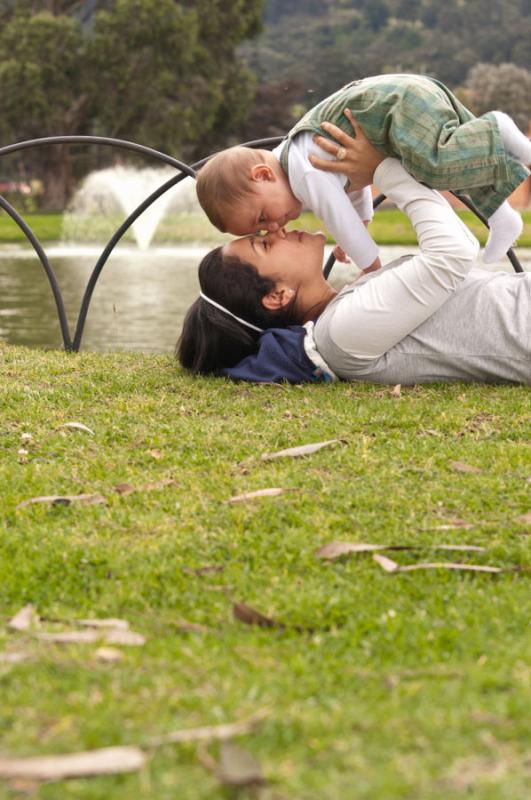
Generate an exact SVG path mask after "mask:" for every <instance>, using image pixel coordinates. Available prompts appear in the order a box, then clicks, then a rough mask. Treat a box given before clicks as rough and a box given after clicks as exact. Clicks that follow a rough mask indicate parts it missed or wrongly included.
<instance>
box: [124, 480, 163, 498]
mask: <svg viewBox="0 0 531 800" xmlns="http://www.w3.org/2000/svg"><path fill="white" fill-rule="evenodd" d="M176 484H177V481H176V480H175V479H174V478H163V479H162V480H160V481H152V482H151V483H145V484H144V485H143V486H133V485H132V484H130V483H119V484H118V485H117V486H115V487H114V491H115V492H118V494H120V495H122V497H127V495H128V494H133V492H153V491H154V490H156V489H165V488H166V486H176Z"/></svg>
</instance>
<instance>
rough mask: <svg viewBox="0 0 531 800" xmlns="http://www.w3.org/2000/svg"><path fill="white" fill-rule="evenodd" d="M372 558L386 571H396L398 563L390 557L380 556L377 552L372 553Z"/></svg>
mask: <svg viewBox="0 0 531 800" xmlns="http://www.w3.org/2000/svg"><path fill="white" fill-rule="evenodd" d="M373 558H374V560H375V561H376V563H377V564H379V565H380V566H381V568H382V569H384V570H385V571H386V572H397V571H398V564H397V563H396V561H393V560H392V559H391V558H387V556H381V555H379V554H378V553H374V555H373Z"/></svg>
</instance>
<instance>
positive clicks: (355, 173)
mask: <svg viewBox="0 0 531 800" xmlns="http://www.w3.org/2000/svg"><path fill="white" fill-rule="evenodd" d="M344 114H345V116H346V118H347V119H348V121H349V122H350V124H351V126H352V130H353V131H354V133H355V135H356V138H355V139H354V138H353V137H352V136H349V134H348V133H345V132H344V131H342V130H341V128H338V127H337V125H333V124H332V123H331V122H323V123H322V124H321V127H322V128H323V129H324V130H325V131H326V132H327V133H328V134H330V135H331V136H333V137H334V139H335V140H336V142H337V143H338V144H335V143H334V142H332V141H330V139H325V138H324V137H323V136H315V137H314V142H315V143H316V144H318V145H319V147H321V148H322V149H323V150H325V151H326V152H327V153H330V154H331V155H333V156H336V159H335V160H334V161H329V160H328V159H324V158H317V156H313V155H311V156H310V161H311V162H312V164H313V166H314V167H316V168H317V169H322V170H324V171H325V172H340V173H342V174H343V175H346V176H347V178H348V179H349V184H348V186H347V192H352V191H354V190H356V189H363V187H364V186H369V185H370V184H371V183H372V182H373V178H374V171H375V169H376V167H377V166H378V164H380V163H381V162H382V161H383V160H384V159H385V158H386V156H385V154H384V153H381V152H380V151H379V150H377V149H376V147H374V146H373V145H372V144H371V143H370V142H369V140H368V139H367V137H366V136H365V134H364V133H363V130H362V129H361V127H360V125H359V124H358V123H357V122H356V120H355V119H354V117H353V116H352V112H351V111H350V110H349V109H348V108H346V109H345V111H344ZM338 145H339V146H338ZM338 153H339V155H342V154H343V153H344V155H343V157H342V158H341V159H338V158H337V155H338Z"/></svg>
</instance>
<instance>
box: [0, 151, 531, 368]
mask: <svg viewBox="0 0 531 800" xmlns="http://www.w3.org/2000/svg"><path fill="white" fill-rule="evenodd" d="M282 139H283V137H281V136H278V137H274V138H268V139H257V140H255V141H252V142H245V143H244V144H245V145H246V146H248V147H266V148H272V147H275V146H276V145H277V144H279V143H280V142H281V141H282ZM56 144H85V145H93V144H96V145H103V146H108V147H109V146H110V147H120V148H123V149H126V150H132V151H134V152H136V153H141V154H143V155H146V156H148V157H150V158H155V159H156V160H158V161H161V162H163V163H165V164H169V165H170V166H172V167H175V169H176V170H178V174H177V175H175V177H173V178H170V179H169V180H167V181H166V182H165V183H163V184H162V185H161V186H160V187H159V188H158V189H156V190H155V191H154V192H152V193H151V194H150V195H149V196H148V197H146V199H145V200H143V202H142V203H141V204H140V205H139V206H137V208H136V209H135V210H134V211H133V212H132V213H131V214H130V215H129V216H128V217H127V219H126V220H124V222H123V223H122V224H121V225H120V227H119V228H118V229H117V230H116V231H115V233H114V234H113V236H112V237H111V239H110V240H109V242H108V243H107V244H106V245H105V247H104V248H103V250H102V252H101V255H100V257H99V258H98V260H97V262H96V264H95V266H94V269H93V270H92V273H91V275H90V277H89V280H88V282H87V285H86V287H85V292H84V294H83V298H82V300H81V305H80V309H79V314H78V318H77V323H76V329H75V332H74V336H73V338H72V336H71V334H70V329H69V326H68V321H67V318H66V313H65V307H64V302H63V296H62V294H61V290H60V288H59V285H58V283H57V279H56V277H55V273H54V271H53V269H52V267H51V265H50V263H49V261H48V258H47V256H46V253H45V251H44V248H43V247H42V245H41V243H40V242H39V240H38V239H37V237H36V236H35V234H34V233H33V231H32V230H31V229H30V228H29V226H28V225H27V224H26V222H25V221H24V219H23V218H22V216H21V215H20V214H19V213H18V212H17V211H16V209H15V208H13V206H12V205H11V204H10V203H9V202H8V201H7V200H6V199H5V198H4V197H2V196H1V195H0V208H3V209H4V211H6V212H7V214H9V216H10V217H11V219H13V221H14V222H15V223H16V224H17V225H18V227H19V228H20V230H21V231H22V232H23V233H24V235H25V237H26V239H27V240H28V241H29V243H30V244H31V246H32V247H33V249H34V251H35V253H36V254H37V256H38V258H39V261H40V262H41V264H42V266H43V268H44V271H45V273H46V276H47V278H48V281H49V283H50V287H51V290H52V293H53V296H54V300H55V305H56V308H57V315H58V317H59V324H60V327H61V334H62V337H63V343H64V348H65V350H67V351H74V352H77V351H78V350H79V348H80V345H81V339H82V337H83V330H84V328H85V322H86V319H87V314H88V310H89V306H90V301H91V299H92V295H93V292H94V289H95V287H96V283H97V281H98V278H99V276H100V274H101V271H102V269H103V267H104V266H105V264H106V262H107V260H108V258H109V256H110V254H111V253H112V251H113V250H114V248H115V247H116V245H117V244H118V242H119V241H120V239H121V238H122V237H123V236H124V234H125V233H126V231H127V230H128V229H129V228H130V227H131V225H132V224H133V222H134V221H135V220H136V219H138V217H139V216H140V215H141V214H142V213H143V212H144V211H145V210H146V209H147V208H149V206H151V205H152V203H154V202H155V200H157V199H158V198H159V197H161V195H163V194H164V193H165V192H167V191H168V190H169V189H171V188H172V187H173V186H175V185H176V184H178V183H179V182H180V181H182V180H183V179H184V178H185V177H188V176H190V177H195V174H196V171H197V170H198V169H199V168H200V167H201V166H202V165H203V164H204V163H205V162H206V161H208V159H209V158H210V156H207V157H206V158H203V159H201V160H200V161H197V162H195V163H194V164H191V165H190V164H185V163H184V162H182V161H179V160H178V159H176V158H173V157H172V156H169V155H167V154H166V153H162V152H160V151H158V150H154V149H153V148H151V147H145V146H144V145H141V144H137V143H136V142H129V141H127V140H123V139H111V138H107V137H104V136H51V137H46V138H42V139H30V140H28V141H25V142H17V143H15V144H12V145H7V146H6V147H2V148H0V158H1V157H2V156H6V155H9V154H10V153H15V152H18V151H20V150H26V149H29V148H33V147H41V146H49V145H56ZM454 194H455V196H456V197H457V198H458V199H459V200H461V201H462V202H463V203H464V204H465V205H466V206H467V208H469V209H470V210H471V211H473V212H474V213H475V214H476V216H477V217H478V218H479V219H480V220H481V221H482V222H483V223H484V225H486V226H487V227H488V223H487V220H486V219H485V217H483V215H482V214H480V212H479V211H478V210H477V209H476V207H475V206H474V204H473V203H472V201H471V200H470V199H469V198H468V197H466V196H463V195H459V194H456V193H455V192H454ZM383 200H385V196H384V195H379V196H378V197H377V198H376V199H375V201H374V207H375V208H377V207H378V206H379V205H380V204H381V203H382V202H383ZM507 256H508V258H509V260H510V262H511V264H512V266H513V268H514V270H515V272H523V270H522V267H521V265H520V263H519V261H518V259H517V257H516V255H515V254H514V252H513V250H512V249H511V250H509V251H508V252H507ZM334 262H335V258H334V256H333V255H331V256H330V257H329V259H328V261H327V262H326V264H325V266H324V268H323V272H324V275H325V277H328V276H329V274H330V272H331V270H332V267H333V265H334Z"/></svg>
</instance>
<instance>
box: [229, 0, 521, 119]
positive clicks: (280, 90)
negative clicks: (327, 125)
mask: <svg viewBox="0 0 531 800" xmlns="http://www.w3.org/2000/svg"><path fill="white" fill-rule="evenodd" d="M265 20H266V26H265V28H264V32H263V34H262V35H261V37H260V38H259V39H258V40H257V41H253V42H251V43H249V44H246V45H245V46H244V52H245V55H246V58H247V60H248V63H249V64H250V66H251V67H252V69H254V70H255V71H256V73H257V76H258V79H259V82H260V91H261V92H262V93H264V94H265V91H264V88H263V87H270V88H269V96H270V97H271V96H272V95H273V89H272V87H276V94H275V95H274V96H275V101H272V102H270V108H271V107H273V108H274V112H273V114H272V116H274V114H278V116H281V115H282V113H283V109H284V108H285V95H286V91H288V92H289V97H290V99H291V100H292V101H293V99H295V100H297V101H298V102H299V103H301V104H302V105H303V106H305V107H307V106H309V105H312V104H313V103H315V102H316V101H318V100H320V99H321V98H323V97H325V96H326V95H328V94H330V93H331V92H333V91H335V90H336V89H337V88H339V87H340V86H342V85H343V84H345V83H347V82H348V81H350V80H354V79H356V78H361V77H364V76H366V75H375V74H378V73H381V72H423V73H428V74H432V75H434V76H435V77H437V78H439V79H440V80H442V81H443V82H445V83H447V84H448V85H449V86H450V87H452V88H454V89H455V88H457V87H459V86H460V85H462V84H463V83H464V82H465V78H466V76H467V73H468V72H469V71H470V70H471V68H472V67H474V66H475V65H476V64H478V62H487V63H492V64H499V63H502V62H512V63H514V64H516V65H518V66H520V67H523V68H526V69H529V68H530V67H531V48H530V47H529V42H530V41H531V3H530V2H529V0H519V1H518V2H512V1H511V0H445V2H440V0H312V2H305V0H286V2H283V1H281V0H268V2H267V4H266V11H265ZM294 87H296V88H294ZM528 108H529V101H528ZM505 110H507V111H509V112H510V111H511V109H510V108H507V109H505ZM284 115H285V112H284ZM529 116H531V110H530V112H529Z"/></svg>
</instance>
